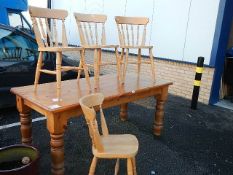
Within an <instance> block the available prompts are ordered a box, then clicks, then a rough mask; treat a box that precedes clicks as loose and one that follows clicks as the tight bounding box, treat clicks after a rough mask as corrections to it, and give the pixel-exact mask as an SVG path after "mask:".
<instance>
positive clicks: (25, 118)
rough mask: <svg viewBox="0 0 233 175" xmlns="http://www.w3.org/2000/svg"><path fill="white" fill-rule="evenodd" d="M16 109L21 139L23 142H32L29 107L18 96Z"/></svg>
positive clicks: (28, 143) (29, 143)
mask: <svg viewBox="0 0 233 175" xmlns="http://www.w3.org/2000/svg"><path fill="white" fill-rule="evenodd" d="M16 102H17V109H18V111H19V116H20V123H21V125H20V131H21V141H22V143H23V144H27V145H31V144H32V119H31V114H30V112H31V109H30V108H29V107H28V106H26V105H25V104H24V101H23V99H22V98H20V97H16Z"/></svg>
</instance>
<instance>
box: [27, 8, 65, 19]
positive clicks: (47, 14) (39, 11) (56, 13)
mask: <svg viewBox="0 0 233 175" xmlns="http://www.w3.org/2000/svg"><path fill="white" fill-rule="evenodd" d="M29 12H30V15H31V16H32V17H37V18H51V19H61V20H64V19H65V18H66V17H67V16H68V12H67V11H66V10H61V9H48V8H41V7H34V6H29Z"/></svg>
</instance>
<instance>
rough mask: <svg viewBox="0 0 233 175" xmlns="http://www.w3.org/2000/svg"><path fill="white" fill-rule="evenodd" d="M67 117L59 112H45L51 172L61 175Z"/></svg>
mask: <svg viewBox="0 0 233 175" xmlns="http://www.w3.org/2000/svg"><path fill="white" fill-rule="evenodd" d="M66 127H67V118H66V117H65V116H63V117H61V116H60V114H53V113H50V114H47V128H48V130H49V132H50V147H51V152H50V155H51V161H52V162H51V166H52V169H51V172H52V174H53V175H63V174H64V173H65V168H64V132H65V129H66Z"/></svg>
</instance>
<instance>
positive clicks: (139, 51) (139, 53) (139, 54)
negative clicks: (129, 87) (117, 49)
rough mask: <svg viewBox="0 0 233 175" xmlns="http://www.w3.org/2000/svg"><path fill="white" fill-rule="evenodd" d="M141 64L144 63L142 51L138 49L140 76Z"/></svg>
mask: <svg viewBox="0 0 233 175" xmlns="http://www.w3.org/2000/svg"><path fill="white" fill-rule="evenodd" d="M141 62H142V57H141V49H138V75H140V72H141Z"/></svg>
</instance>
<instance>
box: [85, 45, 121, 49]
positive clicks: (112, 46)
mask: <svg viewBox="0 0 233 175" xmlns="http://www.w3.org/2000/svg"><path fill="white" fill-rule="evenodd" d="M82 47H83V48H84V49H103V48H117V47H119V46H118V45H96V46H82Z"/></svg>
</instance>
